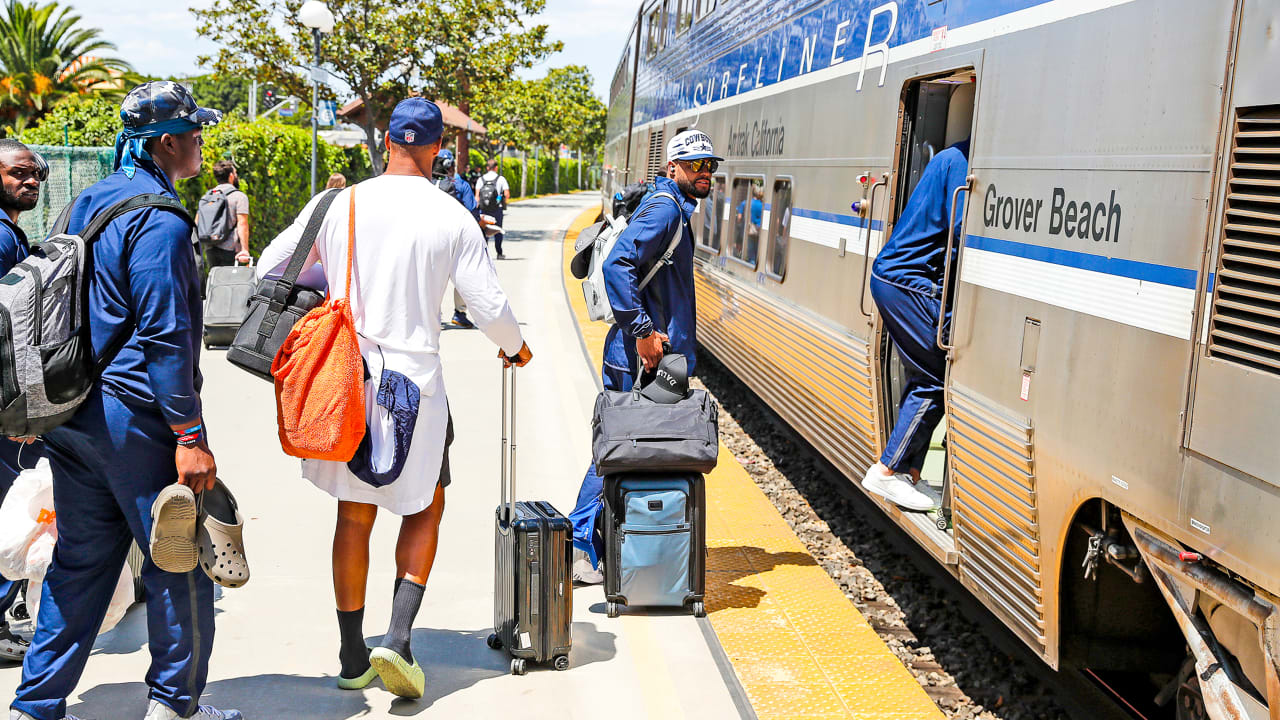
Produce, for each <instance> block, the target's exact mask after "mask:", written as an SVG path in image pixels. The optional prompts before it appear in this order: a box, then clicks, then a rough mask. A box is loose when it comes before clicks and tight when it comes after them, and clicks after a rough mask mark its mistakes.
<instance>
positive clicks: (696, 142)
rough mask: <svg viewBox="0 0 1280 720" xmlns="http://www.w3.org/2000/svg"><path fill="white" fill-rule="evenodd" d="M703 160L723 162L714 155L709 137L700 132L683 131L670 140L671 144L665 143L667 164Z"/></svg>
mask: <svg viewBox="0 0 1280 720" xmlns="http://www.w3.org/2000/svg"><path fill="white" fill-rule="evenodd" d="M703 158H710V159H712V160H721V161H723V160H724V158H722V157H720V156H719V155H716V151H715V148H713V147H711V136H710V135H707V134H706V133H704V132H702V131H701V130H685V131H684V132H682V133H680V134H679V135H676V136H675V137H673V138H671V142H669V143H667V162H671V161H672V160H701V159H703Z"/></svg>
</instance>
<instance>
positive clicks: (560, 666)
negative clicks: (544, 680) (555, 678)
mask: <svg viewBox="0 0 1280 720" xmlns="http://www.w3.org/2000/svg"><path fill="white" fill-rule="evenodd" d="M555 668H556V669H557V670H568V669H569V656H568V655H558V656H556V661H555Z"/></svg>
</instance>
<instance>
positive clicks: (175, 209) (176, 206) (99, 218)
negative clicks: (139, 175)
mask: <svg viewBox="0 0 1280 720" xmlns="http://www.w3.org/2000/svg"><path fill="white" fill-rule="evenodd" d="M148 207H153V208H159V209H161V210H168V211H169V212H172V213H174V214H175V215H177V216H178V217H180V218H182V219H183V220H184V221H186V223H187V225H191V224H192V221H191V214H190V213H188V212H187V208H186V207H185V206H184V205H183V204H182V203H180V202H178V200H177V199H175V198H171V197H169V196H168V195H161V194H159V193H144V194H142V195H134V196H133V197H131V198H125V199H124V200H121V201H120V202H118V203H116V204H115V205H112V206H111V207H109V208H107V209H106V210H103V211H102V212H100V213H98V214H97V215H96V216H94V218H93V219H92V220H90V221H89V224H88V225H86V226H85V227H84V229H82V230H81V231H80V232H79V235H80V239H81V240H84V241H85V243H86V244H90V245H91V244H93V243H95V242H97V241H98V236H99V235H101V234H102V231H103V230H105V229H106V227H107V225H109V224H110V223H111V221H112V220H115V219H116V218H118V217H120V216H121V215H124V214H125V213H131V212H133V211H134V210H140V209H142V208H148Z"/></svg>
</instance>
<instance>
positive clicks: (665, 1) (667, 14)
mask: <svg viewBox="0 0 1280 720" xmlns="http://www.w3.org/2000/svg"><path fill="white" fill-rule="evenodd" d="M670 26H671V0H662V17H660V18H659V19H658V49H659V50H665V49H666V47H667V35H668V33H667V29H668V28H669V27H670Z"/></svg>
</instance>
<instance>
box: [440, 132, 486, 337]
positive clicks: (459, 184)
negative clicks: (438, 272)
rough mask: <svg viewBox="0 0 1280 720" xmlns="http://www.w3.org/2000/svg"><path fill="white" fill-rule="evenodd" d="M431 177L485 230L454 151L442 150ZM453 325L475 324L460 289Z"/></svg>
mask: <svg viewBox="0 0 1280 720" xmlns="http://www.w3.org/2000/svg"><path fill="white" fill-rule="evenodd" d="M431 177H432V179H433V180H434V182H435V184H436V187H438V188H440V189H441V190H443V191H444V192H445V193H446V194H448V195H450V196H451V197H453V199H454V200H457V201H458V202H460V203H462V207H464V208H466V209H467V212H469V213H471V217H473V218H475V221H476V225H477V226H479V227H480V229H481V231H482V235H481V236H482V237H483V230H484V222H483V221H482V220H481V219H480V206H479V205H478V204H477V203H476V196H475V193H473V192H472V191H471V185H470V184H468V183H467V181H466V180H463V179H462V178H460V177H458V173H456V172H454V159H453V151H451V150H449V149H448V148H444V149H442V150H440V152H439V153H438V154H437V155H436V159H435V163H434V164H433V165H432V167H431ZM453 324H454V325H456V326H458V327H461V328H473V327H475V324H474V323H472V322H471V320H470V319H468V318H467V303H466V301H465V300H463V297H462V295H461V294H459V293H458V289H457V288H456V287H455V288H454V289H453Z"/></svg>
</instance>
